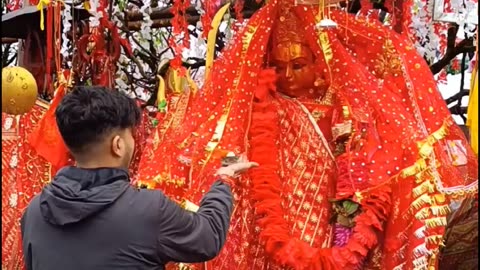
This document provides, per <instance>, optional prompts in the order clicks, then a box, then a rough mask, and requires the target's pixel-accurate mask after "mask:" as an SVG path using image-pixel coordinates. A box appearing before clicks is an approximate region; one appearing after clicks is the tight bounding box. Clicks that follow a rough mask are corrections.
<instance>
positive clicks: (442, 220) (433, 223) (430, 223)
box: [425, 217, 447, 229]
mask: <svg viewBox="0 0 480 270" xmlns="http://www.w3.org/2000/svg"><path fill="white" fill-rule="evenodd" d="M425 226H426V227H427V228H428V229H431V228H436V227H440V226H447V218H446V217H435V218H430V219H427V220H425Z"/></svg>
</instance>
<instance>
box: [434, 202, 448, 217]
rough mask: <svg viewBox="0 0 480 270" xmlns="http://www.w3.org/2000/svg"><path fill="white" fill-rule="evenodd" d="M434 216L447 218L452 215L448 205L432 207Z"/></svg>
mask: <svg viewBox="0 0 480 270" xmlns="http://www.w3.org/2000/svg"><path fill="white" fill-rule="evenodd" d="M430 210H431V211H432V214H433V215H434V216H446V215H447V214H448V213H450V207H449V206H448V205H434V206H431V207H430Z"/></svg>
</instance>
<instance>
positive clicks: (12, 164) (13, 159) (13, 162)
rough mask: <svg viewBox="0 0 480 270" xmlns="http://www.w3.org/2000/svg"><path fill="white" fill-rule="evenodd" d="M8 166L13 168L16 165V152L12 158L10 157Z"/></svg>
mask: <svg viewBox="0 0 480 270" xmlns="http://www.w3.org/2000/svg"><path fill="white" fill-rule="evenodd" d="M9 165H10V168H12V169H14V168H16V167H17V165H18V157H17V154H14V155H12V158H11V159H10V164H9Z"/></svg>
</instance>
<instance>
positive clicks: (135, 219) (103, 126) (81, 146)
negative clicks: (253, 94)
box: [21, 87, 256, 270]
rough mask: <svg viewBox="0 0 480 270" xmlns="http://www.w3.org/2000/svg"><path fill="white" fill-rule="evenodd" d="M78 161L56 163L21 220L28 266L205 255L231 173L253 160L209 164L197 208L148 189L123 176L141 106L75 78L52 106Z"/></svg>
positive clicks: (153, 264)
mask: <svg viewBox="0 0 480 270" xmlns="http://www.w3.org/2000/svg"><path fill="white" fill-rule="evenodd" d="M55 115H56V119H57V125H58V128H59V131H60V133H61V135H62V137H63V139H64V141H65V144H66V145H67V147H68V148H69V150H70V151H71V153H72V155H73V156H74V158H75V160H76V162H77V166H76V167H65V168H63V169H62V170H60V171H59V172H58V173H57V175H56V176H55V178H54V179H53V181H52V182H51V183H50V184H49V185H47V186H46V187H45V188H44V189H43V191H42V192H41V193H40V194H39V195H37V196H35V198H34V199H33V200H32V201H31V203H30V205H29V206H28V208H27V210H26V211H25V213H24V215H23V217H22V220H21V229H22V238H23V251H24V255H25V262H26V267H27V270H77V269H78V270H110V269H111V270H114V269H115V270H119V269H129V270H133V269H152V270H153V269H164V268H165V266H164V265H165V263H167V262H169V261H176V262H202V261H207V260H210V259H212V258H214V257H215V256H216V255H217V254H218V253H219V252H220V250H221V248H222V246H223V244H224V242H225V238H226V235H227V231H228V227H229V222H230V216H231V213H232V194H231V190H230V186H229V184H231V183H232V181H231V179H230V177H232V176H233V175H235V174H236V173H240V172H242V171H244V170H247V169H248V168H250V167H253V166H256V164H255V163H251V162H240V163H236V164H233V165H230V166H227V167H222V168H220V169H219V170H218V171H217V175H218V179H219V180H218V181H217V182H216V183H214V184H213V186H212V187H211V189H210V191H209V192H208V193H206V194H205V196H204V198H203V200H202V201H201V203H200V208H199V209H198V211H197V212H196V213H193V212H189V211H187V210H184V209H182V208H181V207H179V206H178V204H176V203H175V202H173V201H171V200H169V199H168V198H167V197H165V195H164V194H163V193H162V192H160V191H157V190H145V189H141V190H139V189H136V188H134V187H132V186H131V185H130V179H129V176H128V172H127V168H128V165H129V164H130V161H131V159H132V155H133V151H134V147H135V143H134V138H133V129H134V128H135V126H137V125H138V123H139V122H140V118H141V116H140V115H141V114H140V110H139V108H138V107H137V106H136V104H135V102H134V101H133V100H132V99H130V98H128V97H127V96H125V95H123V94H122V93H120V92H118V91H112V90H108V89H105V88H102V87H77V88H76V89H74V90H73V91H72V92H71V93H69V94H68V95H66V96H65V97H64V99H63V100H62V101H61V103H60V104H59V106H58V108H57V110H56V112H55Z"/></svg>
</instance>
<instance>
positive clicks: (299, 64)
mask: <svg viewBox="0 0 480 270" xmlns="http://www.w3.org/2000/svg"><path fill="white" fill-rule="evenodd" d="M304 66H305V64H301V63H294V64H293V65H292V68H293V69H302V68H303V67H304Z"/></svg>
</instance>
